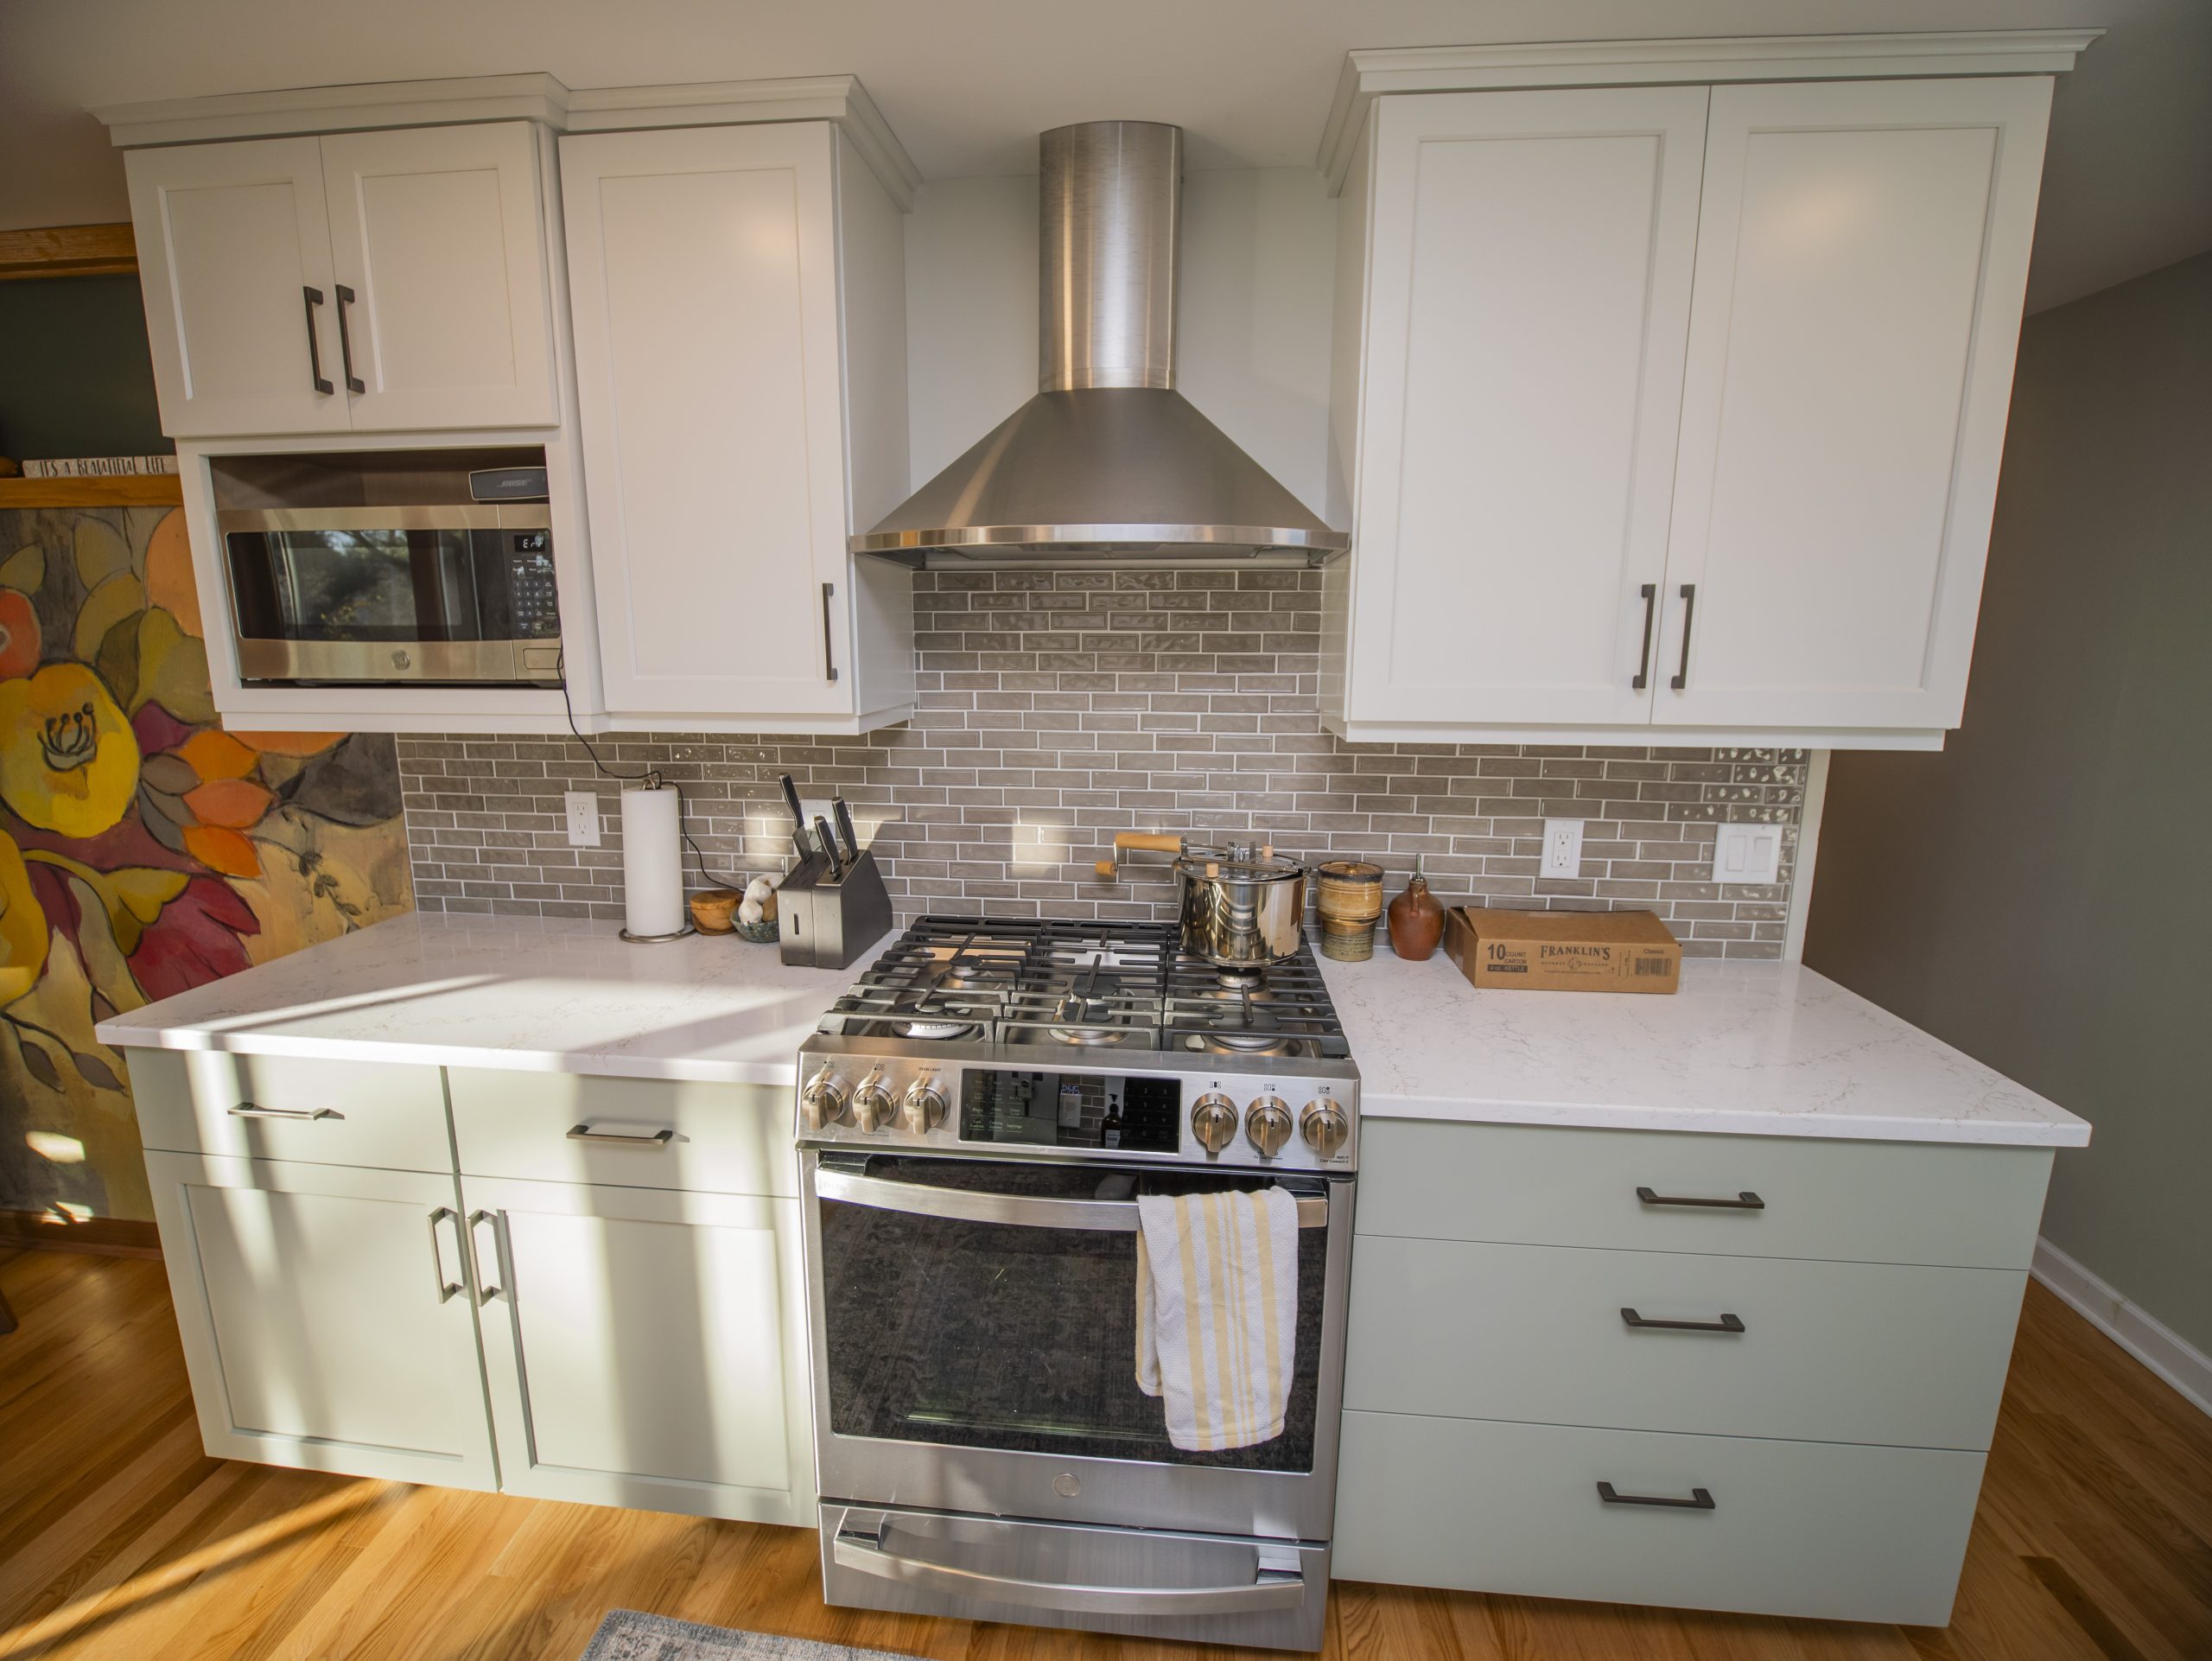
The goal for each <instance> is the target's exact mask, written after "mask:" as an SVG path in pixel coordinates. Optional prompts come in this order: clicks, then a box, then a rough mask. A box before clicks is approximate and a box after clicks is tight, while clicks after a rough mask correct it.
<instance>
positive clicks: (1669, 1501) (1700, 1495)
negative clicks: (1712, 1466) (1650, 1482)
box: [1598, 1482, 1719, 1511]
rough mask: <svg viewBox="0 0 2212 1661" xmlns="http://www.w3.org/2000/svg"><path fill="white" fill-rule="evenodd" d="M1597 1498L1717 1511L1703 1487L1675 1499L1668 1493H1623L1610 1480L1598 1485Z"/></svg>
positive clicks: (1686, 1509) (1616, 1502)
mask: <svg viewBox="0 0 2212 1661" xmlns="http://www.w3.org/2000/svg"><path fill="white" fill-rule="evenodd" d="M1598 1498H1599V1499H1601V1500H1603V1501H1604V1502H1605V1504H1606V1505H1663V1506H1665V1507H1667V1508H1668V1509H1669V1510H1672V1511H1718V1510H1719V1506H1717V1505H1714V1504H1713V1495H1712V1494H1711V1493H1710V1492H1708V1491H1707V1490H1706V1489H1703V1488H1692V1489H1691V1490H1690V1497H1689V1498H1688V1499H1675V1498H1674V1497H1673V1496H1672V1495H1669V1494H1660V1493H1623V1492H1620V1491H1619V1490H1618V1489H1617V1488H1615V1487H1614V1486H1613V1485H1612V1484H1611V1483H1610V1482H1600V1483H1599V1485H1598Z"/></svg>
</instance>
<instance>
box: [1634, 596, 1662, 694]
mask: <svg viewBox="0 0 2212 1661" xmlns="http://www.w3.org/2000/svg"><path fill="white" fill-rule="evenodd" d="M1637 592H1638V593H1639V594H1641V595H1643V656H1642V657H1641V658H1639V659H1637V663H1636V678H1635V679H1634V680H1632V681H1630V683H1629V685H1630V687H1631V688H1633V689H1634V690H1637V691H1639V692H1641V691H1642V690H1643V689H1644V687H1645V686H1647V685H1648V684H1650V680H1651V621H1652V618H1653V615H1654V614H1656V612H1657V611H1658V609H1659V585H1658V584H1657V583H1656V582H1647V583H1645V584H1644V585H1643V587H1642V588H1641V589H1638V590H1637Z"/></svg>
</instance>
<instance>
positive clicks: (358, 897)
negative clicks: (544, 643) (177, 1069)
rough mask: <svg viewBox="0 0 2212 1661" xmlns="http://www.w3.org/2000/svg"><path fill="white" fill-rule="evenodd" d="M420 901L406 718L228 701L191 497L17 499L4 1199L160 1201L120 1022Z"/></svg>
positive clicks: (1, 840) (114, 1204) (0, 860)
mask: <svg viewBox="0 0 2212 1661" xmlns="http://www.w3.org/2000/svg"><path fill="white" fill-rule="evenodd" d="M411 903H412V896H411V894H410V886H409V875H408V863H407V850H406V837H405V833H404V828H403V825H402V823H401V819H400V810H399V780H398V768H397V762H396V759H395V757H394V754H393V750H392V743H391V739H390V738H389V737H385V736H382V735H365V734H358V735H348V734H343V733H293V732H281V733H280V732H268V733H257V732H232V731H226V730H225V729H224V728H223V726H222V723H221V722H219V721H218V719H217V718H216V715H215V710H214V704H213V699H212V697H211V696H210V693H209V690H208V678H207V652H206V650H205V649H204V647H203V646H202V645H201V623H200V603H199V598H198V595H197V594H196V592H195V589H194V580H193V567H192V555H191V549H190V545H189V544H188V541H187V539H186V533H185V525H184V515H183V514H182V512H179V511H177V510H175V509H164V508H98V509H40V510H36V511H30V510H16V511H12V512H0V1210H17V1211H45V1210H50V1209H56V1208H58V1209H60V1210H61V1211H63V1212H67V1213H68V1214H70V1215H73V1216H79V1217H83V1216H108V1217H124V1218H134V1219H144V1218H147V1217H149V1216H150V1215H151V1211H150V1208H149V1205H148V1196H147V1188H146V1179H145V1172H144V1168H143V1162H142V1160H141V1157H140V1153H139V1147H138V1139H137V1122H136V1119H135V1118H134V1117H133V1114H132V1111H131V1107H130V1091H129V1086H128V1084H127V1082H126V1076H125V1068H124V1059H123V1057H122V1056H120V1055H119V1054H118V1053H116V1052H115V1051H113V1050H110V1049H108V1048H106V1047H104V1046H103V1045H101V1044H100V1042H99V1040H98V1039H97V1038H96V1037H94V1035H93V1028H95V1027H96V1026H97V1025H98V1023H99V1021H102V1020H104V1019H105V1018H106V1017H107V1016H108V1015H111V1014H113V1013H115V1012H117V1011H119V1010H125V1009H137V1008H138V1007H139V1006H140V1005H142V1004H144V1003H148V1002H153V1001H154V1000H156V999H158V998H163V997H167V996H170V995H171V994H173V993H176V992H181V991H183V990H186V989H187V988H188V987H193V986H197V985H200V983H203V982H206V981H211V980H214V979H217V978H219V977H222V976H225V975H229V974H233V973H235V972H237V971H238V970H241V969H244V968H245V967H246V966H247V965H248V964H253V963H258V962H261V961H264V960H265V959H267V958H275V957H281V956H282V955H283V954H284V953H285V952H288V951H296V950H298V949H299V948H300V947H302V946H304V945H310V944H313V943H314V942H315V941H318V940H323V939H330V938H331V937H333V936H334V935H337V934H341V933H344V932H346V931H347V930H349V929H354V928H359V927H361V926H365V925H366V924H368V923H372V922H374V921H376V920H378V919H380V918H383V917H386V916H389V915H391V913H394V912H398V911H404V910H406V909H407V908H408V907H410V905H411Z"/></svg>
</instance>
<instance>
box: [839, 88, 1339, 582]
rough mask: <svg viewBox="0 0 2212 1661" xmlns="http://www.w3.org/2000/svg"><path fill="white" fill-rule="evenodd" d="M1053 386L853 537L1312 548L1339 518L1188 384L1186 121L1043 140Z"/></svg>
mask: <svg viewBox="0 0 2212 1661" xmlns="http://www.w3.org/2000/svg"><path fill="white" fill-rule="evenodd" d="M1038 149H1039V163H1040V172H1039V204H1038V207H1039V212H1038V227H1037V228H1038V236H1037V248H1038V279H1039V298H1038V308H1037V385H1038V393H1037V396H1036V397H1035V398H1032V399H1030V400H1029V402H1028V403H1027V404H1023V405H1022V406H1021V407H1020V409H1019V410H1015V411H1014V414H1013V415H1012V416H1010V417H1007V419H1006V420H1005V421H1003V422H1001V423H1000V424H999V425H998V426H997V427H995V428H994V429H993V430H991V431H990V432H989V433H988V434H987V435H985V436H984V437H983V438H982V441H981V442H978V443H977V444H976V445H975V446H974V448H972V449H969V451H968V452H967V453H966V454H965V455H962V456H961V457H960V458H959V459H958V460H957V461H954V462H953V463H952V464H951V465H950V467H948V468H945V469H944V471H943V472H942V473H940V474H938V475H937V477H936V478H934V479H932V480H930V482H929V483H927V484H926V485H925V486H923V487H922V488H921V489H919V490H918V491H916V492H915V493H913V495H912V496H911V497H909V498H908V499H907V500H906V501H905V502H904V503H903V504H901V505H900V506H899V507H898V508H897V509H896V510H895V511H893V512H892V513H890V514H889V515H887V517H886V518H885V519H884V520H883V521H882V523H881V524H880V525H876V526H875V528H874V530H872V531H868V532H867V533H866V534H865V535H861V536H856V537H855V538H852V547H853V550H854V551H855V552H856V553H868V554H880V555H884V556H887V557H891V558H894V559H902V560H905V561H906V562H907V563H927V564H932V565H937V564H951V565H974V564H978V563H990V564H1000V565H1028V566H1039V565H1044V566H1061V565H1065V566H1082V567H1084V568H1087V569H1094V570H1095V569H1099V568H1114V567H1121V566H1147V567H1154V566H1160V565H1192V564H1199V565H1236V566H1246V565H1253V564H1262V565H1309V564H1319V563H1321V562H1323V561H1324V560H1326V559H1328V558H1329V557H1332V556H1333V555H1335V554H1338V553H1340V552H1342V551H1343V550H1344V549H1345V548H1346V547H1348V546H1349V545H1350V541H1351V539H1350V538H1348V537H1346V536H1345V535H1344V533H1342V532H1341V531H1332V530H1331V529H1330V528H1329V527H1328V526H1327V525H1325V524H1324V523H1322V521H1321V520H1320V519H1318V518H1317V517H1315V516H1314V515H1313V513H1312V512H1309V511H1308V510H1307V509H1306V506H1304V505H1303V504H1302V503H1300V501H1299V500H1298V499H1297V498H1296V497H1295V496H1294V495H1292V494H1291V493H1290V492H1289V491H1287V490H1286V489H1284V488H1283V487H1282V486H1281V485H1280V484H1278V483H1277V482H1276V481H1275V480H1274V478H1273V477H1272V476H1270V475H1269V474H1268V472H1267V470H1266V469H1265V468H1262V467H1261V466H1260V464H1259V463H1258V462H1256V461H1254V460H1252V458H1251V457H1250V456H1249V455H1245V454H1244V452H1243V450H1241V449H1238V448H1237V447H1236V444H1235V443H1234V442H1231V441H1230V438H1229V436H1228V435H1227V434H1225V433H1224V432H1223V431H1222V430H1221V429H1219V428H1218V427H1217V426H1215V425H1214V424H1213V423H1211V421H1208V420H1207V419H1206V418H1205V417H1204V416H1203V415H1200V414H1199V413H1198V410H1196V409H1195V408H1193V407H1192V404H1190V402H1189V401H1188V400H1187V399H1185V398H1184V397H1183V395H1182V394H1181V393H1180V392H1179V391H1176V390H1175V302H1176V275H1177V268H1178V251H1179V250H1178V246H1177V245H1178V242H1179V238H1180V235H1181V223H1182V207H1183V130H1182V129H1181V128H1179V127H1171V126H1167V125H1166V124H1162V123H1160V122H1154V121H1090V122H1084V123H1082V124H1079V125H1076V126H1071V127H1056V128H1054V129H1052V130H1051V131H1050V132H1047V133H1046V134H1044V135H1043V136H1042V137H1041V138H1040V139H1039V145H1038Z"/></svg>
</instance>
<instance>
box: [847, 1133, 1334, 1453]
mask: <svg viewBox="0 0 2212 1661" xmlns="http://www.w3.org/2000/svg"><path fill="white" fill-rule="evenodd" d="M866 1173H867V1174H868V1175H869V1176H871V1177H876V1178H881V1179H885V1180H887V1181H894V1182H913V1183H923V1184H927V1185H930V1186H934V1187H963V1188H976V1189H983V1190H988V1191H989V1192H993V1193H1009V1194H1021V1195H1025V1196H1028V1197H1031V1198H1036V1199H1062V1200H1095V1199H1102V1198H1103V1199H1122V1200H1127V1199H1129V1198H1131V1197H1132V1196H1133V1195H1134V1194H1135V1193H1136V1192H1137V1191H1138V1185H1140V1184H1141V1185H1143V1187H1144V1191H1145V1192H1156V1193H1187V1192H1191V1191H1193V1190H1197V1189H1203V1188H1209V1187H1211V1188H1236V1187H1251V1186H1253V1184H1252V1182H1251V1181H1249V1180H1244V1181H1239V1180H1236V1179H1230V1178H1208V1177H1205V1176H1186V1175H1184V1174H1180V1173H1175V1172H1154V1171H1116V1170H1113V1169H1111V1168H1101V1167H1099V1166H1096V1165H1091V1166H1088V1167H1069V1166H1052V1165H1014V1164H1010V1163H988V1162H982V1161H964V1160H951V1159H943V1158H938V1159H908V1158H899V1157H897V1156H892V1155H875V1156H872V1157H870V1158H869V1159H868V1161H867V1164H866ZM820 1212H821V1226H822V1258H821V1263H822V1279H823V1314H824V1318H823V1338H824V1340H825V1347H826V1349H827V1351H828V1362H829V1365H828V1373H829V1379H828V1383H829V1416H830V1426H831V1429H833V1431H834V1432H835V1433H836V1434H837V1435H846V1436H866V1437H874V1438H880V1439H884V1440H889V1441H923V1442H932V1443H936V1444H938V1445H939V1446H944V1447H955V1448H996V1449H1001V1450H1005V1451H1008V1452H1023V1453H1041V1454H1059V1455H1063V1456H1067V1457H1080V1458H1090V1459H1122V1460H1141V1461H1147V1462H1154V1463H1161V1462H1164V1463H1172V1464H1177V1465H1194V1466H1211V1467H1227V1468H1232V1469H1239V1470H1252V1471H1286V1472H1297V1473H1306V1472H1310V1471H1312V1469H1313V1424H1314V1414H1315V1401H1316V1397H1317V1395H1318V1392H1319V1375H1320V1352H1321V1311H1322V1304H1323V1300H1324V1295H1325V1275H1326V1263H1327V1241H1328V1231H1327V1230H1326V1229H1321V1228H1306V1229H1300V1231H1299V1232H1298V1247H1299V1250H1298V1338H1297V1345H1296V1350H1295V1356H1296V1362H1295V1369H1294V1373H1293V1377H1292V1382H1291V1391H1290V1403H1289V1409H1288V1411H1287V1415H1286V1417H1285V1421H1284V1429H1283V1434H1282V1435H1280V1436H1278V1437H1276V1438H1275V1439H1274V1440H1273V1441H1267V1442H1262V1443H1260V1444H1258V1445H1257V1446H1255V1447H1250V1448H1230V1449H1227V1450H1224V1451H1221V1452H1214V1453H1192V1452H1189V1451H1186V1450H1185V1449H1183V1448H1176V1447H1174V1446H1173V1445H1172V1444H1171V1443H1170V1442H1169V1441H1168V1440H1167V1431H1166V1421H1165V1419H1164V1418H1163V1416H1162V1410H1161V1403H1160V1400H1159V1399H1158V1398H1157V1397H1149V1396H1147V1395H1146V1394H1144V1392H1143V1391H1140V1390H1139V1389H1138V1388H1137V1384H1136V1272H1137V1260H1136V1236H1135V1234H1133V1233H1131V1234H1124V1233H1118V1232H1109V1231H1103V1230H1091V1229H1080V1228H1054V1227H1050V1226H1033V1225H1027V1224H1020V1225H1016V1224H1003V1223H976V1222H968V1221H958V1220H954V1219H947V1218H939V1217H922V1216H916V1215H913V1214H912V1213H910V1212H899V1211H896V1210H889V1209H884V1208H881V1207H878V1206H865V1205H858V1204H853V1203H849V1202H846V1201H841V1200H822V1201H821V1202H820Z"/></svg>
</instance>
